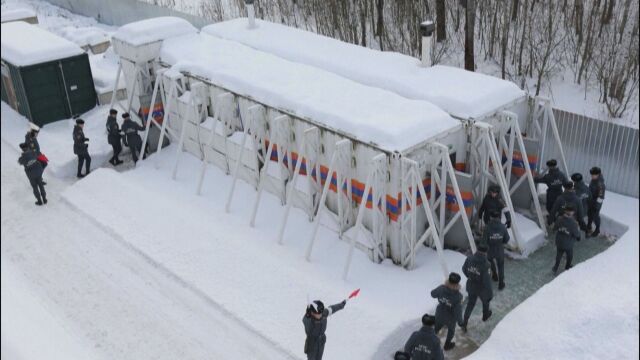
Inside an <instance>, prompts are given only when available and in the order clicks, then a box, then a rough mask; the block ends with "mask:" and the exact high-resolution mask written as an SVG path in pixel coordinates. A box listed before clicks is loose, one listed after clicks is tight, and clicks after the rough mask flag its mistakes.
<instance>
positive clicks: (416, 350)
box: [396, 314, 444, 360]
mask: <svg viewBox="0 0 640 360" xmlns="http://www.w3.org/2000/svg"><path fill="white" fill-rule="evenodd" d="M435 322H436V319H435V318H434V317H433V316H431V315H429V314H424V315H423V316H422V327H421V328H420V330H418V331H415V332H414V333H413V334H411V337H410V338H409V340H407V343H406V344H405V345H404V352H405V353H406V354H409V356H410V357H408V358H407V359H411V360H444V353H443V352H442V348H441V347H440V339H438V336H437V335H436V331H434V330H433V325H434V324H435ZM396 357H398V353H396Z"/></svg>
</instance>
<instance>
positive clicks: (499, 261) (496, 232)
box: [482, 211, 510, 290]
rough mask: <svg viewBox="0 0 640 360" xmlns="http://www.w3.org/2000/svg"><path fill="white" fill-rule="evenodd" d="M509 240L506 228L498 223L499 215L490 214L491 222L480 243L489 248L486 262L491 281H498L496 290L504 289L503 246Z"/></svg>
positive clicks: (497, 213) (495, 213)
mask: <svg viewBox="0 0 640 360" xmlns="http://www.w3.org/2000/svg"><path fill="white" fill-rule="evenodd" d="M509 239H510V237H509V232H508V231H507V228H506V227H505V226H504V224H502V222H500V213H499V212H497V211H494V212H492V213H491V220H490V221H489V224H488V225H487V227H486V229H485V230H484V234H482V242H483V243H484V244H485V245H486V246H487V247H488V248H489V253H488V256H487V260H489V264H490V265H491V278H492V279H493V281H498V280H500V282H499V283H498V290H502V289H504V246H505V245H506V244H507V243H509ZM496 265H497V268H498V271H497V272H496Z"/></svg>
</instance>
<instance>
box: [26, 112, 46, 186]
mask: <svg viewBox="0 0 640 360" xmlns="http://www.w3.org/2000/svg"><path fill="white" fill-rule="evenodd" d="M39 132H40V128H39V127H38V126H37V125H35V124H31V129H30V130H29V131H28V132H27V133H26V134H25V135H24V143H25V144H27V146H29V149H31V150H33V152H34V153H35V154H36V156H38V157H39V156H40V155H41V154H42V153H41V152H40V143H39V142H38V133H39ZM40 164H42V169H43V170H44V169H45V168H46V167H47V162H46V161H40ZM42 184H43V185H47V182H46V181H44V179H43V180H42Z"/></svg>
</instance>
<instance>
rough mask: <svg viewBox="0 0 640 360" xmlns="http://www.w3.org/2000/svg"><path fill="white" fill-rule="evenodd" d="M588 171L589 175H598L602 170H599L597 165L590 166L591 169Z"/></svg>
mask: <svg viewBox="0 0 640 360" xmlns="http://www.w3.org/2000/svg"><path fill="white" fill-rule="evenodd" d="M589 173H590V174H591V175H600V174H602V170H600V168H599V167H597V166H594V167H592V168H591V170H589Z"/></svg>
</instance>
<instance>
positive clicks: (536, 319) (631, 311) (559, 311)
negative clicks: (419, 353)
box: [468, 193, 639, 360]
mask: <svg viewBox="0 0 640 360" xmlns="http://www.w3.org/2000/svg"><path fill="white" fill-rule="evenodd" d="M602 212H603V213H604V215H605V216H607V217H608V218H609V219H610V220H607V221H604V222H603V223H605V225H603V227H605V231H613V232H617V231H619V230H620V225H617V228H614V227H613V226H611V225H610V224H611V220H615V221H617V222H622V223H626V224H628V226H629V229H628V231H627V232H626V233H625V234H624V235H623V236H622V237H621V238H620V239H619V240H618V241H617V243H616V244H614V245H612V246H611V248H609V249H608V250H607V251H605V252H603V253H602V254H600V255H597V256H595V257H593V258H592V259H590V260H587V261H585V262H583V263H580V264H578V265H576V266H575V267H574V268H573V269H571V271H565V272H563V273H561V275H560V276H558V278H557V279H555V280H554V281H552V282H550V283H549V284H547V285H545V286H544V287H542V288H541V289H540V290H538V292H536V293H535V294H534V295H533V296H531V297H530V298H529V299H527V300H526V301H524V302H523V303H522V304H520V305H519V306H518V307H517V308H515V309H514V310H513V311H512V312H511V313H510V314H509V315H507V316H506V317H505V318H504V319H503V320H502V321H501V322H500V323H499V324H498V326H497V327H496V328H495V329H494V330H493V333H492V335H491V337H490V338H489V340H487V342H485V343H484V344H483V345H482V346H481V347H480V349H478V351H476V352H475V353H474V354H473V355H471V356H469V357H468V359H474V360H475V359H492V360H494V359H509V360H513V359H638V357H639V351H638V332H639V330H638V321H639V320H638V319H639V314H638V306H639V304H638V297H639V295H638V236H639V234H638V199H635V198H629V197H625V196H621V195H617V194H613V193H607V196H606V200H605V202H604V207H603V211H602ZM607 224H609V226H607ZM603 241H604V240H603ZM540 271H549V270H548V269H541V270H540Z"/></svg>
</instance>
